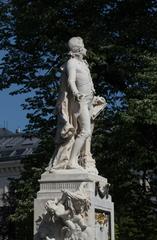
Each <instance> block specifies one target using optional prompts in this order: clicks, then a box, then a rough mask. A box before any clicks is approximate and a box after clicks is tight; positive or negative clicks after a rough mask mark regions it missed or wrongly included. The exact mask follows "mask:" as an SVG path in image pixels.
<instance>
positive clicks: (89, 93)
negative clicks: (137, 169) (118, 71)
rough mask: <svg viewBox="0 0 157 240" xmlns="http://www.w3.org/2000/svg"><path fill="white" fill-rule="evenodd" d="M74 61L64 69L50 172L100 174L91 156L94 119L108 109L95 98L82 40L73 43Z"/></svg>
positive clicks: (72, 59) (66, 64)
mask: <svg viewBox="0 0 157 240" xmlns="http://www.w3.org/2000/svg"><path fill="white" fill-rule="evenodd" d="M68 46H69V49H70V52H69V55H70V59H69V60H68V61H67V62H66V63H65V64H64V65H63V66H62V77H61V88H60V93H59V96H58V100H57V106H56V108H57V117H58V124H57V133H56V138H55V141H56V150H55V153H54V155H53V157H52V159H51V160H50V163H49V167H48V170H49V171H53V170H54V169H83V168H84V169H87V171H89V172H93V173H97V170H96V167H95V161H94V159H93V158H92V155H91V152H90V145H91V135H92V131H93V126H94V119H95V118H96V117H97V115H98V114H99V113H100V112H101V111H102V110H103V108H104V107H105V106H106V101H105V99H104V98H102V97H99V96H97V97H96V96H94V95H95V89H94V86H93V82H92V78H91V74H90V70H89V67H88V63H87V62H86V61H85V60H84V59H83V58H84V56H86V52H87V50H86V49H85V47H84V43H83V40H82V38H80V37H73V38H71V39H70V40H69V42H68Z"/></svg>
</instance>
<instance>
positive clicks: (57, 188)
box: [34, 169, 114, 240]
mask: <svg viewBox="0 0 157 240" xmlns="http://www.w3.org/2000/svg"><path fill="white" fill-rule="evenodd" d="M39 182H40V191H39V192H38V193H37V198H36V199H35V202H34V239H35V240H44V239H45V240H49V239H51V240H62V239H63V240H64V239H66V240H68V239H69V240H71V239H75V238H72V237H70V236H69V237H66V238H65V237H63V236H62V237H61V235H60V233H59V232H58V231H60V230H59V229H61V226H60V224H63V222H64V224H63V225H65V227H62V229H63V230H64V228H68V224H72V223H75V222H76V218H78V217H79V218H81V219H83V221H84V225H85V226H87V227H84V229H83V228H82V225H81V224H82V223H79V222H77V224H75V225H76V226H79V228H81V230H80V231H81V233H80V234H81V237H80V238H76V239H82V240H89V239H90V240H114V206H113V202H112V200H111V196H110V195H108V193H107V192H105V186H107V179H105V178H103V177H101V176H98V175H94V174H89V173H87V172H86V171H82V170H74V169H73V170H55V171H54V172H52V173H48V172H45V173H44V174H42V176H41V180H39ZM81 186H83V188H84V192H85V194H86V195H87V196H88V199H89V201H90V207H89V209H88V211H87V214H84V215H83V214H78V213H77V209H75V212H76V213H75V214H74V217H73V218H72V217H71V219H70V218H69V219H68V220H67V218H66V217H65V215H64V216H63V214H62V215H61V214H60V215H59V212H57V210H56V212H55V214H54V218H53V217H52V215H53V214H52V212H51V214H50V212H48V210H46V209H45V204H46V202H47V201H48V200H55V199H56V202H57V201H58V200H59V201H58V202H57V204H55V206H59V204H61V205H62V206H63V204H64V201H63V197H62V195H63V192H62V190H64V191H68V193H69V196H72V197H73V196H74V197H75V195H76V196H78V198H79V197H80V201H82V202H83V201H84V200H83V198H82V195H81V194H80V188H81ZM70 193H71V194H70ZM78 193H79V194H78ZM60 199H61V200H60ZM75 200H76V201H75V202H76V205H77V199H75ZM79 203H80V202H79ZM76 208H77V206H76ZM67 209H68V207H67V208H66V207H65V210H67ZM70 209H71V208H70ZM48 213H49V214H48ZM68 216H71V215H68ZM55 219H56V220H55ZM58 219H60V220H61V221H60V220H58ZM77 221H78V220H77ZM79 221H80V220H79ZM80 226H81V227H80ZM70 227H71V226H70ZM62 235H63V234H62ZM74 235H75V234H74ZM73 237H74V236H73Z"/></svg>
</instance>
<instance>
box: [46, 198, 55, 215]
mask: <svg viewBox="0 0 157 240" xmlns="http://www.w3.org/2000/svg"><path fill="white" fill-rule="evenodd" d="M45 209H46V211H47V212H48V213H51V214H53V213H54V212H55V210H56V209H57V204H56V201H55V200H54V201H52V200H48V201H47V202H46V204H45Z"/></svg>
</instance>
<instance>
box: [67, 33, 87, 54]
mask: <svg viewBox="0 0 157 240" xmlns="http://www.w3.org/2000/svg"><path fill="white" fill-rule="evenodd" d="M68 47H69V49H70V54H71V55H79V54H81V55H83V56H86V52H87V50H86V49H85V47H84V43H83V39H82V38H81V37H72V38H70V40H69V42H68Z"/></svg>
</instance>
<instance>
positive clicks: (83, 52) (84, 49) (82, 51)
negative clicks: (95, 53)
mask: <svg viewBox="0 0 157 240" xmlns="http://www.w3.org/2000/svg"><path fill="white" fill-rule="evenodd" d="M80 53H81V54H82V55H83V56H86V55H87V49H86V48H85V47H84V44H82V47H81V48H80Z"/></svg>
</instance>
